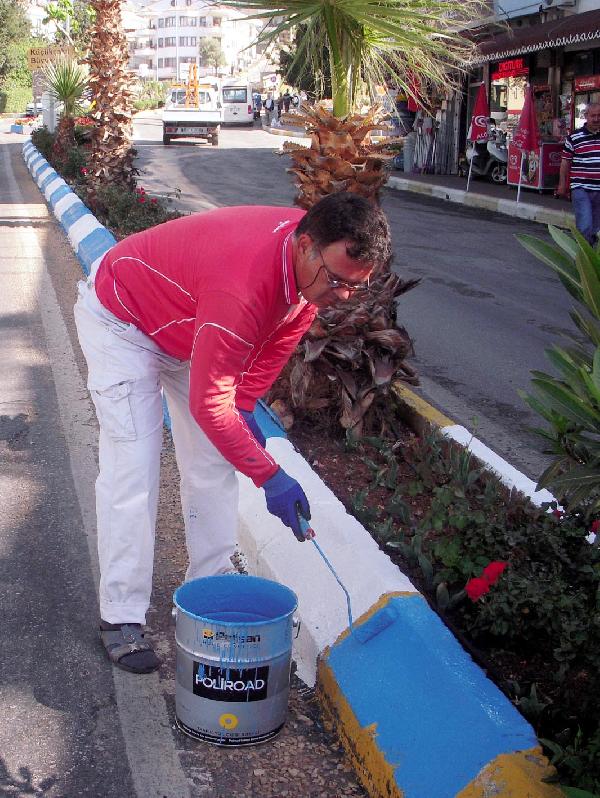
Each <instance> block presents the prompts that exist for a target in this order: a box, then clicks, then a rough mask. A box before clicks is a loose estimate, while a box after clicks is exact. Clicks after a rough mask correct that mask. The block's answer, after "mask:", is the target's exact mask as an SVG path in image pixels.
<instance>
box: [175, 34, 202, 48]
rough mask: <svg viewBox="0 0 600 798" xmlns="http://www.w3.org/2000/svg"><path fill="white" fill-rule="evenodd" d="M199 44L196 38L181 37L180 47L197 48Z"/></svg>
mask: <svg viewBox="0 0 600 798" xmlns="http://www.w3.org/2000/svg"><path fill="white" fill-rule="evenodd" d="M197 43H198V40H197V39H196V37H195V36H180V37H179V46H180V47H195V46H196V44H197Z"/></svg>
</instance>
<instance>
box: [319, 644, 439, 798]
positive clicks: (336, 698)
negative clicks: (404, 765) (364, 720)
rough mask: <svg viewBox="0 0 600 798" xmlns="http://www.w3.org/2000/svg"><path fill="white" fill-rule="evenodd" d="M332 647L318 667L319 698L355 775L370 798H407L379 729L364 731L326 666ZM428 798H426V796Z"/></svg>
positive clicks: (323, 654) (370, 728) (324, 652)
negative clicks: (380, 744) (380, 743)
mask: <svg viewBox="0 0 600 798" xmlns="http://www.w3.org/2000/svg"><path fill="white" fill-rule="evenodd" d="M328 654H329V647H327V648H326V649H325V651H323V653H322V654H321V655H320V657H319V662H318V664H317V696H318V699H319V703H320V705H321V708H322V710H323V714H324V715H325V718H326V720H327V721H328V723H329V724H330V725H331V726H332V727H333V729H334V730H335V732H336V734H337V736H338V737H339V739H340V742H341V743H342V745H343V747H344V749H345V751H346V754H347V756H348V758H349V759H350V762H351V764H352V766H353V768H354V771H355V773H356V775H357V777H358V779H359V781H360V783H361V784H362V785H363V787H364V788H365V790H366V791H367V793H368V794H369V796H370V798H403V795H404V793H403V791H402V790H399V789H398V785H397V784H396V779H395V777H394V770H395V768H394V766H393V765H390V763H389V762H386V760H385V757H384V756H383V753H382V752H381V751H380V750H379V748H378V747H377V742H376V739H377V728H376V725H375V724H373V725H372V726H367V727H363V726H361V725H360V723H359V722H358V719H357V718H356V715H355V714H354V712H353V711H352V709H351V707H350V705H349V704H348V702H347V701H346V699H345V698H344V696H343V694H342V692H341V690H340V688H339V685H338V683H337V681H336V678H335V676H334V675H333V671H332V670H331V668H330V667H329V665H328V664H327V663H326V662H325V658H326V657H327V655H328ZM423 798H425V796H423Z"/></svg>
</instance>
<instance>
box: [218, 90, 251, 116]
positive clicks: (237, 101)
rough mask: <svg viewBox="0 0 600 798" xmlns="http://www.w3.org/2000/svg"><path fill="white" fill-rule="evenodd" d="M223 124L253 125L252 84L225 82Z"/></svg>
mask: <svg viewBox="0 0 600 798" xmlns="http://www.w3.org/2000/svg"><path fill="white" fill-rule="evenodd" d="M221 95H222V97H223V124H225V125H252V124H253V123H254V109H253V107H252V86H251V85H250V84H249V83H223V88H222V89H221Z"/></svg>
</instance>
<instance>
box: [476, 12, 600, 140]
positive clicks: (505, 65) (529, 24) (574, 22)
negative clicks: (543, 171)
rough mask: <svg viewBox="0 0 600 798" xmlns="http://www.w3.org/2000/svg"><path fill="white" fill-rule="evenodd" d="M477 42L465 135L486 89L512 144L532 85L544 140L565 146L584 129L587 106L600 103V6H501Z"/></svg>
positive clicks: (481, 30) (495, 117)
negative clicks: (480, 93) (573, 134)
mask: <svg viewBox="0 0 600 798" xmlns="http://www.w3.org/2000/svg"><path fill="white" fill-rule="evenodd" d="M477 42H478V55H477V59H476V62H475V64H474V68H473V70H472V72H471V75H470V80H469V84H468V90H467V95H468V102H467V113H466V114H465V119H464V128H465V131H466V128H467V120H468V119H469V118H470V114H471V111H472V107H473V104H474V100H475V95H476V93H477V90H478V88H479V85H480V84H481V83H484V84H485V86H486V88H487V90H488V97H489V100H490V116H491V117H492V118H493V119H494V120H495V121H496V124H497V125H501V126H502V128H503V129H505V130H506V131H507V133H508V135H509V138H510V135H511V133H512V131H513V130H514V128H515V127H516V124H517V123H518V120H519V116H520V113H521V110H522V108H523V102H524V97H525V88H526V86H527V85H530V86H531V87H532V88H533V92H534V99H535V107H536V114H537V120H538V126H539V129H540V134H541V136H542V140H547V141H553V140H554V141H560V140H561V139H563V138H564V137H565V136H566V135H568V133H570V132H571V131H572V130H574V129H576V128H578V127H581V125H582V124H583V117H582V113H583V109H584V108H585V106H586V104H587V103H589V102H591V101H598V102H600V0H542V3H541V5H540V3H539V2H538V1H537V0H536V2H533V3H527V2H526V0H502V2H501V3H500V2H495V3H494V16H493V18H492V19H491V20H490V21H488V22H487V24H486V25H484V26H483V28H482V29H480V30H479V31H478V32H477ZM465 135H466V132H465Z"/></svg>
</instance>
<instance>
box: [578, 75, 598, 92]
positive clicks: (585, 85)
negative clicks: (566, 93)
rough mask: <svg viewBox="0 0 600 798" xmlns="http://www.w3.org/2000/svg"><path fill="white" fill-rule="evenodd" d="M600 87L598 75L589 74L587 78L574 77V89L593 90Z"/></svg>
mask: <svg viewBox="0 0 600 798" xmlns="http://www.w3.org/2000/svg"><path fill="white" fill-rule="evenodd" d="M594 89H600V75H590V77H589V78H575V91H593V90H594Z"/></svg>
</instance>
